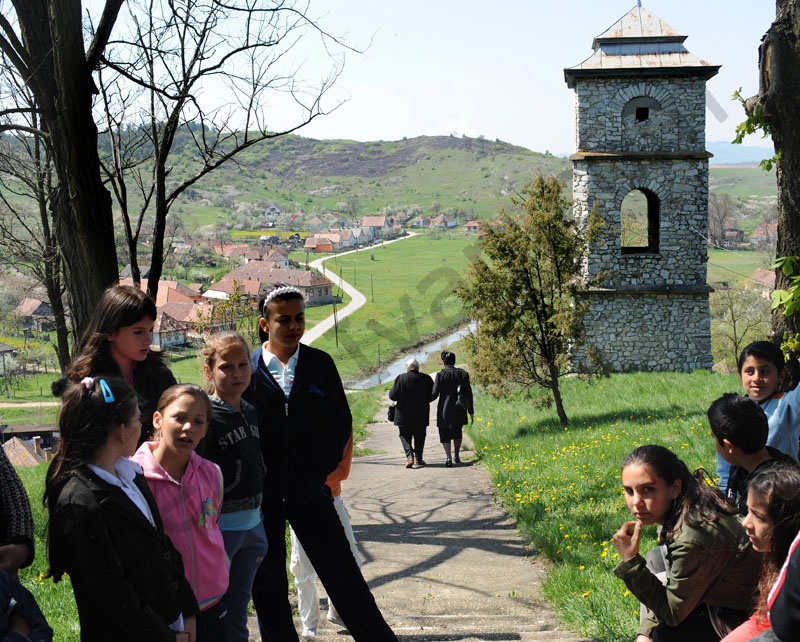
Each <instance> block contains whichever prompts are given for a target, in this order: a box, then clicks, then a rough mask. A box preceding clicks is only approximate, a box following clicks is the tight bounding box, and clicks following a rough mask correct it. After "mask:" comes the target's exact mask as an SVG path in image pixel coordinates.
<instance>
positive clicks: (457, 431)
mask: <svg viewBox="0 0 800 642" xmlns="http://www.w3.org/2000/svg"><path fill="white" fill-rule="evenodd" d="M441 356H442V365H443V366H444V370H440V371H439V372H437V373H436V380H435V381H434V382H433V393H432V395H431V401H433V400H434V399H436V398H437V397H438V398H439V405H438V406H437V408H436V425H437V426H438V428H439V441H441V442H442V447H443V448H444V454H445V456H446V457H447V460H446V461H445V464H444V465H445V466H447V467H448V468H451V467H452V466H453V459H451V458H450V442H451V441H452V442H453V450H454V453H453V454H454V458H455V462H456V463H457V464H460V463H461V457H459V451H460V450H461V440H462V429H463V427H464V425H465V424H466V423H467V413H469V415H470V416H473V415H474V414H475V408H474V406H473V405H472V387H471V386H470V385H469V373H468V372H467V371H466V370H462V369H461V368H456V355H455V354H454V353H452V352H448V351H447V350H445V351H444V352H442V355H441ZM459 398H461V399H462V400H464V402H465V404H466V408H461V407H459V406H458V405H457V403H456V402H457V401H458V399H459Z"/></svg>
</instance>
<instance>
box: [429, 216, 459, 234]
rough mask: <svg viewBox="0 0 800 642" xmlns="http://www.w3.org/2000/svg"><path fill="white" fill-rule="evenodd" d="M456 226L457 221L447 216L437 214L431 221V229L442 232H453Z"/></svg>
mask: <svg viewBox="0 0 800 642" xmlns="http://www.w3.org/2000/svg"><path fill="white" fill-rule="evenodd" d="M455 226H456V220H455V219H454V218H450V217H449V216H448V215H447V214H444V213H442V214H437V215H436V216H434V217H433V218H432V219H431V227H433V228H438V229H441V230H451V229H453V228H454V227H455Z"/></svg>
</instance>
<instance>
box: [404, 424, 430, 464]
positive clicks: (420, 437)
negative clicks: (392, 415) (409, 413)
mask: <svg viewBox="0 0 800 642" xmlns="http://www.w3.org/2000/svg"><path fill="white" fill-rule="evenodd" d="M398 427H399V428H400V443H401V444H402V445H403V450H404V451H405V453H406V458H409V457H416V458H417V461H419V460H420V459H422V451H423V450H424V449H425V435H426V434H427V432H428V427H427V426H409V425H401V426H398Z"/></svg>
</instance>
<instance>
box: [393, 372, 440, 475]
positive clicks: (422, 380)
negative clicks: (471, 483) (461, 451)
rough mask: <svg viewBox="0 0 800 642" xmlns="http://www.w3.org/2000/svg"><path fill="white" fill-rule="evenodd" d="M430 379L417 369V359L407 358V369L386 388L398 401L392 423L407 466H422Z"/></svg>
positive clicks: (431, 383) (429, 399)
mask: <svg viewBox="0 0 800 642" xmlns="http://www.w3.org/2000/svg"><path fill="white" fill-rule="evenodd" d="M432 392H433V379H431V377H430V375H427V374H425V373H424V372H420V371H419V362H418V361H417V360H416V359H409V360H408V361H406V371H405V372H404V373H403V374H401V375H398V376H397V379H395V380H394V385H393V386H392V389H391V390H390V391H389V399H391V400H392V401H396V402H397V406H396V407H395V414H394V425H395V426H397V427H398V428H399V429H400V443H401V444H402V445H403V450H404V451H405V453H406V468H411V467H412V466H413V465H414V459H415V458H416V461H417V466H424V465H425V460H424V459H423V458H422V451H423V449H424V448H425V436H426V434H427V432H428V424H429V423H430V419H429V415H430V405H431V394H432Z"/></svg>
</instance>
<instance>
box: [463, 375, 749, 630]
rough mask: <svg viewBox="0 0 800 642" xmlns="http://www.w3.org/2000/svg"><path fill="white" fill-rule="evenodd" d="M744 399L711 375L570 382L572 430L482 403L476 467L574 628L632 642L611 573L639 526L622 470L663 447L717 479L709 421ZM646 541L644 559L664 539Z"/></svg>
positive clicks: (733, 380)
mask: <svg viewBox="0 0 800 642" xmlns="http://www.w3.org/2000/svg"><path fill="white" fill-rule="evenodd" d="M740 389H741V385H740V383H739V380H738V377H737V376H723V375H715V374H709V373H706V372H697V373H693V374H676V373H639V374H624V375H613V376H611V377H610V378H605V379H597V380H595V381H593V382H587V381H584V380H581V379H578V378H570V379H568V380H565V381H564V386H563V389H562V392H563V395H564V400H565V405H566V410H567V413H568V415H569V417H570V420H571V425H570V427H568V428H561V427H560V426H559V422H558V418H557V417H556V415H555V412H554V411H553V410H551V409H536V408H532V407H531V405H530V404H529V403H527V402H525V401H522V400H514V399H502V400H498V399H493V398H490V397H487V396H486V395H481V394H479V395H478V396H477V397H476V402H475V406H476V418H475V423H474V425H473V427H472V428H471V430H470V435H471V437H472V439H473V442H474V444H475V448H476V451H477V455H478V458H479V460H480V461H481V463H482V464H483V465H484V466H485V468H486V470H487V471H488V472H489V474H490V476H491V479H492V484H493V485H494V486H495V491H496V493H497V497H498V499H499V500H500V501H501V502H502V505H503V507H504V508H505V509H506V510H507V511H508V512H509V513H510V514H511V516H512V517H514V519H516V521H517V526H518V528H519V529H520V532H521V533H522V534H523V536H524V537H525V538H526V539H527V540H528V541H529V543H530V545H531V548H532V550H533V551H535V553H536V555H537V557H539V558H544V559H545V560H546V561H547V562H549V564H550V566H549V571H548V574H547V580H546V582H545V585H544V593H545V595H546V597H547V598H548V599H549V600H550V601H551V602H552V603H553V604H554V605H555V607H556V608H557V609H558V611H559V612H560V614H561V615H562V617H563V618H564V620H565V621H566V623H567V624H568V625H569V626H570V627H574V628H576V629H578V630H580V631H581V633H582V634H583V635H586V636H589V637H591V638H592V639H594V640H596V641H597V642H623V641H628V640H632V639H633V638H634V637H635V635H634V634H635V631H636V626H637V623H638V609H639V605H638V602H637V600H636V599H635V598H634V597H633V596H632V595H631V594H630V593H629V592H628V591H627V589H626V587H625V585H624V584H623V582H622V581H620V580H618V579H617V578H616V577H615V576H614V575H613V573H612V570H613V568H614V567H615V566H616V565H617V563H618V562H619V556H618V554H617V552H616V549H615V548H614V547H613V545H612V544H611V536H612V535H613V533H614V532H615V531H616V530H617V529H618V528H619V526H620V525H621V524H622V523H623V522H624V521H627V520H628V519H630V516H629V514H628V513H627V508H626V506H625V500H624V498H623V495H622V488H621V485H620V480H619V466H620V463H621V462H622V460H623V459H624V457H625V456H626V455H627V454H628V453H629V452H630V451H631V450H633V448H635V447H636V446H638V445H642V444H647V443H657V444H661V445H664V446H667V447H668V448H670V449H672V450H673V451H674V452H675V453H676V454H678V456H679V457H681V458H682V459H683V460H684V461H685V462H686V463H687V465H688V466H689V467H690V468H692V469H694V468H697V467H700V466H702V467H704V468H706V469H707V470H709V471H710V472H711V473H712V474H713V472H714V471H715V462H716V459H715V450H714V445H713V441H712V439H711V437H710V431H709V427H708V423H707V420H706V417H705V412H706V409H707V408H708V406H709V404H710V402H711V401H713V400H714V399H716V398H717V397H719V396H720V395H721V394H722V393H723V392H729V391H739V390H740ZM647 530H648V531H649V532H648V533H647V535H646V541H645V542H644V543H643V548H642V550H643V551H644V550H646V549H649V548H650V547H651V546H652V545H653V544H654V542H655V528H648V529H647ZM520 588H521V589H524V588H526V587H520ZM517 590H520V589H517Z"/></svg>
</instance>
